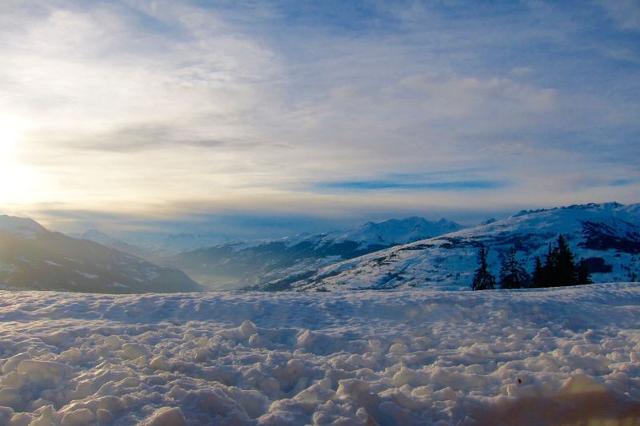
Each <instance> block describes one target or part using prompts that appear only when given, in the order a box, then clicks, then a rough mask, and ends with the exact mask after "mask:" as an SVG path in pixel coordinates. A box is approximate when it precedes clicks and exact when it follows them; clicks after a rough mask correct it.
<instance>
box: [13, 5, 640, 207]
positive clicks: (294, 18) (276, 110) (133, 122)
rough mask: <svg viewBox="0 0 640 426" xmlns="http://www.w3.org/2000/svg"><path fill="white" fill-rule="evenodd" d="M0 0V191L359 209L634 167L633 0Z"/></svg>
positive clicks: (617, 193) (517, 195)
mask: <svg viewBox="0 0 640 426" xmlns="http://www.w3.org/2000/svg"><path fill="white" fill-rule="evenodd" d="M578 6H580V7H578ZM0 7H2V13H1V14H0V55H1V56H2V58H3V64H4V66H3V67H2V69H1V70H0V95H1V96H0V114H1V115H2V116H4V117H8V118H7V119H5V120H3V123H4V122H10V123H19V124H20V129H21V138H20V143H19V146H18V147H17V148H16V149H15V152H14V154H13V156H14V158H13V160H12V161H13V163H14V166H15V167H14V169H15V170H20V173H21V174H20V176H14V177H16V179H19V180H21V181H22V182H23V185H22V186H21V191H20V192H21V193H24V194H30V197H31V199H29V200H26V199H25V198H24V196H22V197H19V198H18V197H17V196H15V194H16V191H13V192H12V193H13V194H14V195H12V196H9V195H4V196H3V195H0V201H1V202H3V204H4V205H6V206H8V208H10V209H13V210H15V211H25V212H26V211H29V212H33V211H34V209H35V207H34V206H36V205H43V204H47V203H64V204H65V205H68V206H69V208H70V209H72V210H83V211H85V210H86V211H103V210H105V211H112V210H114V209H115V210H118V209H120V210H122V213H126V212H124V210H129V211H137V210H144V211H145V212H149V211H150V210H153V209H156V210H155V211H156V212H158V214H160V212H166V211H167V210H171V211H183V207H182V206H184V205H190V206H206V209H205V208H204V207H203V209H204V211H205V213H204V214H206V212H208V213H209V214H222V213H223V212H225V211H227V209H232V210H234V209H235V210H234V211H246V210H253V211H264V212H271V211H273V209H276V208H277V210H278V211H279V212H280V210H282V206H279V205H278V204H279V203H280V204H281V203H284V205H286V206H288V207H289V208H290V210H291V214H299V213H301V211H303V210H304V206H305V205H308V203H309V202H310V200H314V201H313V203H314V209H315V211H317V212H319V214H322V213H326V214H330V213H331V212H338V211H339V212H341V213H342V214H353V215H367V214H368V213H367V212H371V214H377V213H375V212H382V211H385V212H388V211H390V210H392V209H393V206H394V205H395V206H396V207H395V208H396V209H397V210H398V211H414V210H415V208H416V207H415V206H416V205H418V204H419V205H422V207H421V208H422V209H423V210H425V211H428V210H429V209H434V210H435V209H443V208H450V209H456V208H476V209H478V210H482V209H485V208H487V205H486V204H487V203H488V202H491V203H496V204H499V206H500V208H503V207H504V208H509V206H511V207H513V208H514V209H515V208H519V207H520V206H522V205H523V204H526V203H529V204H530V205H531V204H532V205H533V206H538V205H550V204H557V203H572V202H578V201H581V200H585V201H600V200H602V201H604V200H608V199H613V198H615V199H618V200H620V201H623V202H624V201H627V202H629V201H636V200H635V199H634V197H637V193H638V192H637V191H638V190H639V189H640V188H639V187H638V183H637V182H639V181H640V170H639V169H638V167H637V162H636V161H635V158H636V157H637V154H638V148H637V147H638V144H637V141H638V138H639V137H640V124H639V123H638V120H637V117H638V116H639V115H640V101H639V99H640V77H638V76H639V75H640V72H639V71H640V69H639V68H640V51H639V50H640V49H639V48H638V46H640V35H639V34H638V32H637V31H636V29H637V28H636V27H637V26H636V25H635V23H634V22H635V21H634V19H635V18H634V16H635V14H636V13H637V12H638V8H637V3H636V2H594V3H589V4H584V3H575V4H571V3H570V2H568V3H565V2H563V3H562V4H557V3H556V4H554V3H545V2H528V1H526V2H520V3H505V4H495V5H491V6H488V5H486V4H485V5H483V4H478V3H477V2H460V3H456V2H454V3H446V2H444V3H437V2H420V1H410V2H391V3H377V2H364V1H363V2H349V3H344V2H323V3H320V4H318V3H314V2H288V1H284V2H281V1H273V2H260V3H259V4H256V3H255V2H233V3H220V4H215V3H211V4H209V3H207V5H203V4H202V3H201V2H189V1H180V2H169V1H157V2H153V3H147V2H137V1H133V0H131V1H129V0H122V1H116V2H109V3H105V2H97V1H96V2H79V1H78V2H76V1H71V2H58V1H53V2H40V1H35V0H30V1H24V2H17V1H10V2H6V3H3V5H2V6H0ZM603 12H605V13H603ZM18 166H19V167H18ZM466 169H477V171H476V172H474V173H468V174H453V175H452V176H437V173H440V171H443V170H445V171H446V170H466ZM429 173H432V174H434V173H435V174H436V176H431V177H429V176H428V175H429ZM402 174H404V175H407V176H410V175H412V176H421V177H420V178H416V179H412V178H406V177H405V178H403V179H402V178H398V176H399V175H402ZM585 182H586V184H585ZM606 182H614V183H615V182H624V184H612V185H608V184H606ZM0 189H1V188H0ZM479 191H482V193H483V194H488V195H490V198H488V197H485V196H483V197H479V196H477V195H474V194H477V193H478V192H479ZM4 194H9V191H5V192H4ZM634 194H635V195H634ZM488 200H490V201H488ZM159 206H162V207H159ZM115 207H118V208H117V209H116V208H115ZM285 210H286V209H285Z"/></svg>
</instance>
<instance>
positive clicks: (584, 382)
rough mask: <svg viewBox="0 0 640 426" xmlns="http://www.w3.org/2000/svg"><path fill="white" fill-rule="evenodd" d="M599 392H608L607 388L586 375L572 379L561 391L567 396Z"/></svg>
mask: <svg viewBox="0 0 640 426" xmlns="http://www.w3.org/2000/svg"><path fill="white" fill-rule="evenodd" d="M598 392H607V388H606V387H605V386H604V385H601V384H600V383H598V382H596V381H595V380H593V379H592V378H591V377H588V376H585V375H584V374H576V375H575V376H573V377H570V378H569V379H567V381H566V382H565V383H564V385H562V389H561V390H560V393H562V394H565V395H575V394H581V393H598Z"/></svg>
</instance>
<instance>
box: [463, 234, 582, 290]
mask: <svg viewBox="0 0 640 426" xmlns="http://www.w3.org/2000/svg"><path fill="white" fill-rule="evenodd" d="M487 254H488V250H487V248H486V247H484V246H481V247H480V250H479V252H478V269H476V271H475V274H474V276H473V282H472V283H471V289H472V290H492V289H494V288H496V285H499V287H500V288H503V289H515V288H542V287H562V286H569V285H579V284H591V283H592V281H591V277H590V275H589V270H588V268H587V264H586V263H585V262H584V261H579V262H576V261H575V257H574V255H573V253H572V252H571V249H570V248H569V245H568V244H567V240H566V239H565V238H564V236H562V235H560V236H559V237H558V240H557V242H556V245H555V246H549V251H548V252H547V256H546V258H545V260H544V262H543V261H542V260H541V259H540V258H539V257H536V260H535V264H534V269H533V271H532V273H531V274H530V273H528V272H527V270H526V268H525V267H524V266H523V265H522V263H520V261H519V260H518V258H517V256H516V254H517V252H516V249H515V248H511V249H510V250H508V251H507V252H506V253H505V254H504V255H503V256H502V262H501V265H500V276H499V282H497V283H496V279H495V277H494V276H493V275H492V274H491V272H490V271H489V267H488V263H487Z"/></svg>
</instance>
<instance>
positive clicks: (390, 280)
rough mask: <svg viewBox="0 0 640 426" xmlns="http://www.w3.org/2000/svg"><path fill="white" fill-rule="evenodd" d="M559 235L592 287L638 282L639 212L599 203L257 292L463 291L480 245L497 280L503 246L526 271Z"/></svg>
mask: <svg viewBox="0 0 640 426" xmlns="http://www.w3.org/2000/svg"><path fill="white" fill-rule="evenodd" d="M559 234H563V235H564V236H565V237H566V238H567V240H568V242H569V244H570V246H571V249H572V250H573V251H574V253H575V254H576V257H577V258H578V259H584V260H586V262H587V264H588V266H589V268H590V270H591V272H592V278H593V279H594V281H596V282H604V281H614V280H628V279H629V278H630V277H631V276H632V273H633V272H635V273H636V274H637V275H640V207H639V205H638V204H635V205H629V206H624V205H622V204H618V203H606V204H585V205H574V206H568V207H561V208H554V209H545V210H533V211H522V212H520V213H518V214H516V215H513V216H511V217H509V218H507V219H503V220H498V221H495V222H490V223H487V224H484V225H480V226H476V227H473V228H467V229H463V230H460V231H457V232H452V233H448V234H446V235H441V236H438V237H435V238H430V239H425V240H421V241H417V242H414V243H410V244H405V245H400V246H395V247H392V248H389V249H386V250H382V251H377V252H374V253H370V254H367V255H364V256H361V257H357V258H353V259H350V260H346V261H343V262H339V263H335V264H332V265H328V266H325V267H323V268H320V269H319V270H317V271H316V272H314V273H312V274H309V273H308V272H306V274H301V275H299V276H298V279H288V280H280V281H278V280H274V281H272V282H270V283H266V284H265V285H263V286H262V288H264V289H271V290H280V289H296V290H312V289H315V290H334V289H363V288H371V289H392V288H394V289H395V288H402V287H439V288H443V289H445V288H446V289H467V288H468V287H469V283H470V282H471V276H472V274H473V271H474V269H475V267H476V256H477V252H478V247H479V246H480V245H485V246H486V247H488V248H489V263H490V267H491V270H492V271H493V273H494V274H496V275H497V274H498V269H499V261H500V256H501V254H502V253H504V252H506V251H507V250H508V249H510V248H511V247H515V249H516V250H517V251H518V257H519V258H520V259H521V260H522V261H523V262H524V263H525V264H526V265H527V267H528V268H529V269H530V270H531V268H532V266H533V263H534V261H535V257H536V256H540V257H541V258H543V257H544V255H545V254H546V253H547V251H548V247H549V245H550V244H552V243H554V242H555V240H556V239H557V237H558V235H559ZM294 275H295V274H294Z"/></svg>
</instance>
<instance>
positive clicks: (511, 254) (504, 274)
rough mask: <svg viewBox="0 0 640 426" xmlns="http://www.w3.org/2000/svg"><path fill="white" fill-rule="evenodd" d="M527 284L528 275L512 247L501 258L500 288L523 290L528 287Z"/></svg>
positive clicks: (528, 280)
mask: <svg viewBox="0 0 640 426" xmlns="http://www.w3.org/2000/svg"><path fill="white" fill-rule="evenodd" d="M529 282H530V278H529V274H528V273H527V271H526V270H525V269H524V267H523V266H522V265H521V264H520V262H519V261H518V258H517V257H516V249H515V247H512V248H511V249H510V250H509V251H508V252H507V253H506V254H505V255H504V257H503V258H502V265H501V267H500V288H504V289H513V288H525V287H529Z"/></svg>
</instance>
